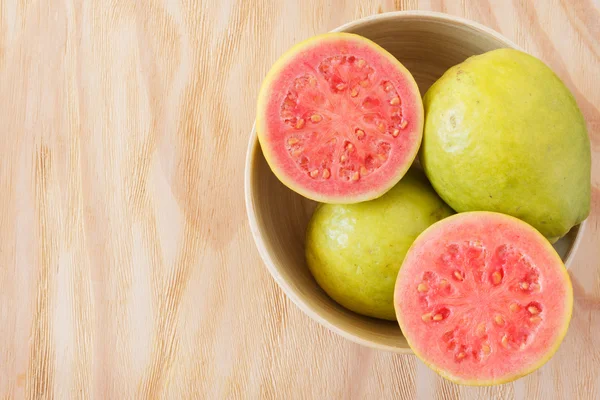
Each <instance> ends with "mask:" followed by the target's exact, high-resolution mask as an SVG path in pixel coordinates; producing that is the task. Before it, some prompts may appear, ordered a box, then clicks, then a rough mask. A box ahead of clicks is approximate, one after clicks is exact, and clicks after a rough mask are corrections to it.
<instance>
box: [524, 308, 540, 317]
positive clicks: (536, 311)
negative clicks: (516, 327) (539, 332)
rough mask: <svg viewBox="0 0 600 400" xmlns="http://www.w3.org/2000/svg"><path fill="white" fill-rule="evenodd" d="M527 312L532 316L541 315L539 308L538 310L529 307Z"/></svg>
mask: <svg viewBox="0 0 600 400" xmlns="http://www.w3.org/2000/svg"><path fill="white" fill-rule="evenodd" d="M527 311H529V313H530V314H532V315H536V314H539V313H540V310H539V308H537V307H536V306H529V307H527Z"/></svg>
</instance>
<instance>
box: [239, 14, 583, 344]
mask: <svg viewBox="0 0 600 400" xmlns="http://www.w3.org/2000/svg"><path fill="white" fill-rule="evenodd" d="M397 18H402V19H419V18H427V19H429V20H435V21H436V22H439V23H446V24H449V25H462V26H465V27H468V28H471V29H473V30H475V31H477V32H479V33H481V34H485V35H488V36H492V37H493V38H495V39H496V40H498V41H499V42H502V43H504V44H505V45H506V46H507V47H512V48H514V49H517V50H521V51H525V50H524V49H523V48H522V47H520V46H519V45H517V44H516V43H514V42H513V41H512V40H510V39H508V38H507V37H505V36H504V35H502V34H500V33H499V32H497V31H495V30H493V29H491V28H489V27H487V26H485V25H483V24H480V23H479V22H476V21H473V20H470V19H467V18H463V17H458V16H453V15H450V14H446V13H442V12H437V11H419V10H411V11H392V12H386V13H381V14H374V15H369V16H366V17H363V18H359V19H356V20H353V21H350V22H347V23H345V24H343V25H340V26H338V27H337V28H334V29H333V30H331V31H329V32H343V31H347V30H349V29H352V28H355V27H357V26H361V25H365V24H368V23H374V22H381V21H386V20H391V19H397ZM259 146H260V144H259V143H258V137H257V134H256V120H255V121H254V123H253V124H252V131H251V133H250V138H249V141H248V147H247V150H246V160H245V165H244V199H245V204H246V213H247V217H248V222H249V225H250V232H251V233H252V237H253V239H254V243H255V245H256V248H257V250H258V252H259V255H260V257H261V259H262V261H263V263H264V264H265V266H266V267H267V269H268V270H269V273H270V274H271V276H272V277H273V279H274V280H275V282H276V283H277V285H278V286H279V287H280V289H282V291H283V293H284V294H285V295H286V296H287V297H288V298H289V299H290V300H291V301H292V303H294V304H295V305H296V307H298V308H299V309H300V310H301V311H302V312H303V313H305V314H306V315H308V316H309V317H310V318H311V319H313V320H314V321H316V322H317V323H319V324H320V325H322V326H324V327H325V328H327V329H329V330H330V331H332V332H334V333H336V334H338V335H340V336H342V337H344V338H345V339H348V340H350V341H351V342H354V343H357V344H360V345H363V346H366V347H370V348H374V349H378V350H384V351H389V352H393V353H398V354H414V352H413V351H412V350H411V349H410V347H408V346H407V347H397V346H393V345H388V344H382V343H380V342H377V341H376V340H372V339H367V338H364V337H362V336H359V335H356V334H352V333H350V332H348V331H346V330H345V329H343V328H341V327H339V326H337V325H336V324H334V323H332V322H330V321H329V320H328V319H326V318H324V317H322V316H321V315H319V314H318V313H317V312H316V311H314V310H313V309H312V307H311V306H309V305H308V304H307V303H306V302H305V301H304V300H302V298H301V297H300V296H299V295H298V294H297V293H296V291H295V290H294V289H292V287H291V286H290V285H289V284H288V283H287V282H286V281H285V280H284V279H283V278H282V277H281V275H280V274H279V272H278V271H277V269H276V268H275V262H274V260H273V258H272V257H271V255H270V254H269V252H268V251H267V248H266V246H265V243H264V239H263V235H262V233H261V232H260V230H259V228H258V225H257V224H256V220H257V219H256V209H255V207H254V203H253V202H252V193H253V189H252V186H251V185H250V182H251V180H252V171H254V164H255V162H256V157H255V156H256V153H257V150H258V147H259ZM586 222H587V219H586V220H585V221H583V222H582V223H581V224H579V227H578V232H577V235H576V238H575V240H574V242H573V245H572V246H571V248H570V249H569V251H568V252H567V254H566V257H565V262H564V264H565V266H567V268H568V264H570V261H571V259H572V256H573V254H575V253H576V248H577V247H578V246H579V244H580V242H581V240H582V237H583V236H584V232H585V230H586V226H587V224H586Z"/></svg>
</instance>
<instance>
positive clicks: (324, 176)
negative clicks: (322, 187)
mask: <svg viewBox="0 0 600 400" xmlns="http://www.w3.org/2000/svg"><path fill="white" fill-rule="evenodd" d="M330 176H331V172H329V169H327V168H325V169H324V170H323V179H329V177H330Z"/></svg>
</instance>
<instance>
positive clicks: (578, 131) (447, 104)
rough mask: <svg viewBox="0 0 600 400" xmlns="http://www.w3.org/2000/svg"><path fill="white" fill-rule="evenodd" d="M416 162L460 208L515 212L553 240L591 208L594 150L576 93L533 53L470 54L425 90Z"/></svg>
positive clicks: (435, 186)
mask: <svg viewBox="0 0 600 400" xmlns="http://www.w3.org/2000/svg"><path fill="white" fill-rule="evenodd" d="M424 103H425V110H426V114H425V115H426V117H425V118H426V119H425V131H424V137H423V146H422V147H421V152H420V153H421V154H420V156H421V157H420V160H421V163H422V165H423V168H424V169H425V172H426V174H427V176H428V178H429V180H430V181H431V183H432V185H433V187H434V188H435V190H436V191H437V192H438V193H439V194H440V196H441V197H442V198H443V199H444V200H445V201H446V202H447V203H448V204H449V205H450V206H451V207H452V208H454V209H455V210H456V211H458V212H463V211H477V210H485V211H496V212H502V213H505V214H509V215H512V216H515V217H517V218H520V219H522V220H524V221H526V222H528V223H529V224H531V225H533V226H534V227H535V228H536V229H538V230H539V231H540V232H542V234H543V235H544V236H546V237H547V238H548V239H549V240H550V241H551V242H555V241H556V240H558V239H559V238H560V237H562V236H564V235H565V234H566V233H567V232H569V230H570V229H571V228H572V227H573V226H575V225H577V224H579V223H580V222H582V221H583V220H584V219H585V218H586V217H587V215H588V214H589V212H590V198H591V196H590V192H591V178H590V174H591V150H590V142H589V139H588V135H587V130H586V124H585V120H584V119H583V115H582V114H581V111H580V110H579V108H578V107H577V104H576V102H575V99H574V98H573V96H572V95H571V93H570V92H569V90H568V89H567V87H566V86H565V85H564V84H563V83H562V82H561V81H560V79H559V78H558V77H557V76H556V75H555V74H554V72H553V71H552V70H551V69H550V68H548V67H547V66H546V65H545V64H544V63H542V62H541V61H540V60H538V59H537V58H535V57H533V56H530V55H528V54H526V53H523V52H521V51H518V50H514V49H498V50H494V51H491V52H487V53H485V54H481V55H477V56H473V57H470V58H469V59H467V60H465V61H464V62H463V63H461V64H458V65H456V66H454V67H452V68H450V69H449V70H448V71H447V72H446V73H445V74H444V75H443V76H442V77H441V78H440V79H439V80H438V81H437V82H435V83H434V84H433V86H432V87H431V88H429V90H428V91H427V93H426V94H425V97H424Z"/></svg>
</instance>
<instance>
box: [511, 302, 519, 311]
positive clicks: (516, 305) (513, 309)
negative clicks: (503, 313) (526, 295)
mask: <svg viewBox="0 0 600 400" xmlns="http://www.w3.org/2000/svg"><path fill="white" fill-rule="evenodd" d="M509 308H510V311H512V312H516V311H518V310H519V305H518V304H517V303H512V304H511V305H510V306H509Z"/></svg>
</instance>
